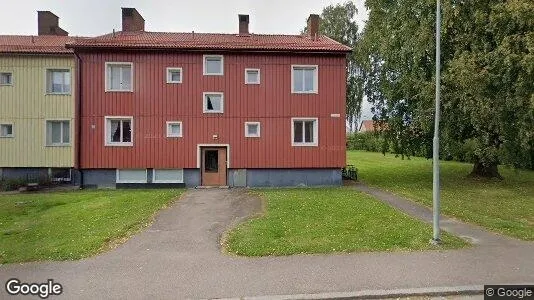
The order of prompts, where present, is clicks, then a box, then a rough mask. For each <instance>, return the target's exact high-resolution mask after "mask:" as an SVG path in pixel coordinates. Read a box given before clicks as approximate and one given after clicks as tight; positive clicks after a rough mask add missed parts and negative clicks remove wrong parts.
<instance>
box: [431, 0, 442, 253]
mask: <svg viewBox="0 0 534 300" xmlns="http://www.w3.org/2000/svg"><path fill="white" fill-rule="evenodd" d="M440 40H441V3H440V0H436V115H435V116H434V140H433V144H434V145H433V146H434V147H433V153H432V164H433V179H432V190H433V196H432V202H433V205H432V207H433V209H432V212H433V218H432V227H433V234H432V241H431V242H432V243H434V244H439V243H440V241H441V239H440V232H439V231H440V230H439V204H440V203H439V202H440V194H439V116H440V104H439V103H440V94H441V93H440V84H441V82H440V76H441V74H440V67H441V58H440V53H441V49H440V48H441V45H440V43H441V41H440Z"/></svg>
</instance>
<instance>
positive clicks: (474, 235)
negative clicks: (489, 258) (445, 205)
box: [355, 182, 534, 256]
mask: <svg viewBox="0 0 534 300" xmlns="http://www.w3.org/2000/svg"><path fill="white" fill-rule="evenodd" d="M355 188H356V189H357V190H359V191H362V192H364V193H367V194H369V195H371V196H373V197H374V198H376V199H378V200H381V201H383V202H385V203H387V204H389V205H391V206H393V207H395V208H397V209H399V210H401V211H403V212H405V213H406V214H408V215H410V216H412V217H415V218H417V219H420V220H423V221H425V222H427V223H430V224H432V210H430V209H429V208H427V207H426V206H423V205H421V204H418V203H415V202H413V201H410V200H408V199H406V198H402V197H399V196H397V195H394V194H392V193H389V192H386V191H384V190H381V189H378V188H374V187H370V186H367V185H365V184H363V183H361V182H358V183H357V184H356V185H355ZM439 224H440V227H441V229H442V230H445V231H448V232H450V233H452V234H454V235H456V236H459V237H462V238H464V239H466V240H468V241H469V242H470V243H471V244H474V245H479V246H491V245H495V246H507V245H509V246H515V245H524V244H525V242H523V241H520V240H517V239H514V238H510V237H506V236H503V235H500V234H495V233H493V232H489V231H486V230H485V229H483V228H481V227H479V226H476V225H471V224H466V223H463V222H460V221H458V220H455V219H451V218H447V217H443V216H441V220H440V222H439ZM526 244H528V243H526ZM530 244H531V245H533V246H534V243H530ZM533 256H534V254H533Z"/></svg>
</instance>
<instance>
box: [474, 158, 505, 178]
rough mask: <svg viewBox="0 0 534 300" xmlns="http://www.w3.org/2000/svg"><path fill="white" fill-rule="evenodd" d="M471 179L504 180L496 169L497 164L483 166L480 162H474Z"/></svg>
mask: <svg viewBox="0 0 534 300" xmlns="http://www.w3.org/2000/svg"><path fill="white" fill-rule="evenodd" d="M470 176H471V177H483V178H498V179H504V178H503V177H502V176H501V174H499V170H498V169H497V163H496V162H494V163H491V164H483V163H481V162H478V161H477V162H475V164H474V165H473V170H472V171H471V174H470Z"/></svg>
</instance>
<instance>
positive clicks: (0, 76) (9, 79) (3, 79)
mask: <svg viewBox="0 0 534 300" xmlns="http://www.w3.org/2000/svg"><path fill="white" fill-rule="evenodd" d="M12 84H13V73H8V72H2V73H0V85H12Z"/></svg>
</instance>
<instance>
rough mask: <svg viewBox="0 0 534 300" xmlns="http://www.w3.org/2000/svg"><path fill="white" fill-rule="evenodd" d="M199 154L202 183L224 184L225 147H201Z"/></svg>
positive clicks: (205, 184) (208, 184)
mask: <svg viewBox="0 0 534 300" xmlns="http://www.w3.org/2000/svg"><path fill="white" fill-rule="evenodd" d="M200 154H201V156H202V169H201V174H202V185H203V186H224V185H226V148H224V147H209V148H208V147H206V148H201V153H200Z"/></svg>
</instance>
